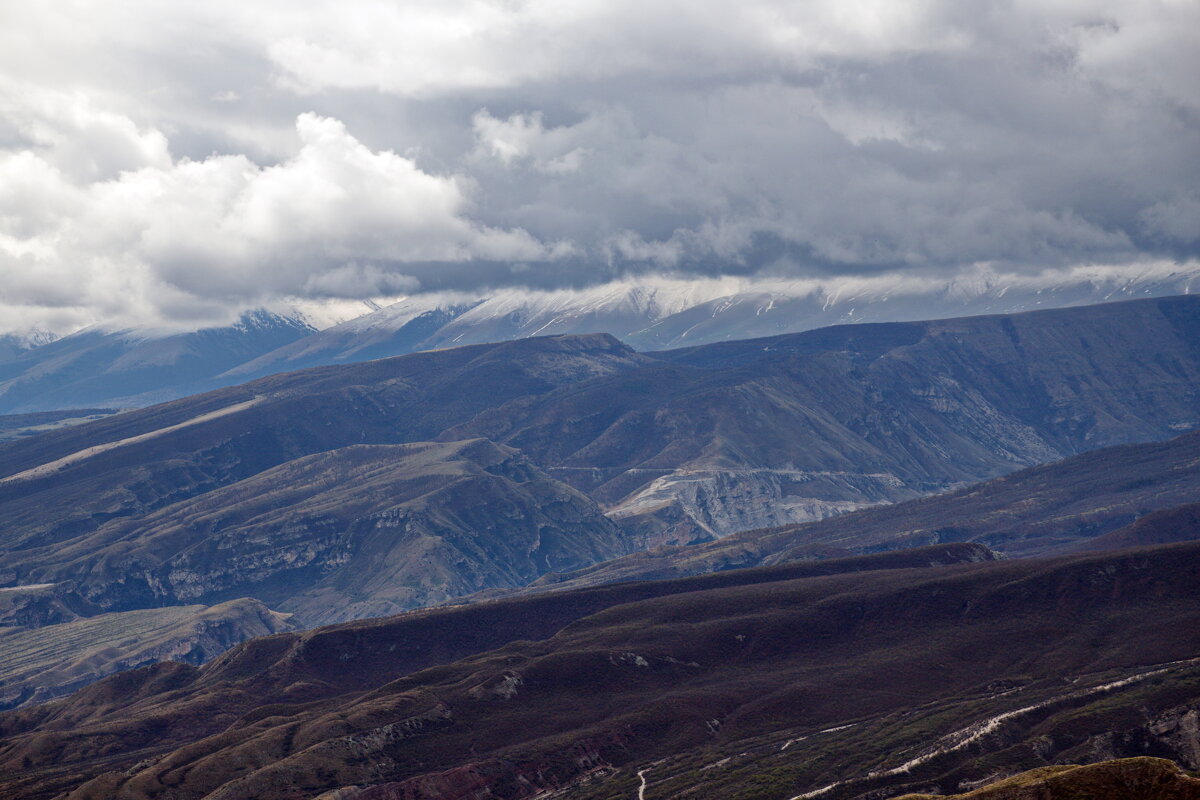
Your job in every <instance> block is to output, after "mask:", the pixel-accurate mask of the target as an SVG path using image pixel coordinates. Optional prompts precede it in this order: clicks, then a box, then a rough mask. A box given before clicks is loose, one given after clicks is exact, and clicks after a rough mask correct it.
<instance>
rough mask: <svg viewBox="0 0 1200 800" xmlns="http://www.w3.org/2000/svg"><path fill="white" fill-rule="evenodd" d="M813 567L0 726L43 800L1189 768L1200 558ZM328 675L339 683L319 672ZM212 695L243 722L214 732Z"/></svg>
mask: <svg viewBox="0 0 1200 800" xmlns="http://www.w3.org/2000/svg"><path fill="white" fill-rule="evenodd" d="M888 555H889V556H896V555H899V554H888ZM876 558H882V557H881V556H880V557H876ZM804 566H808V565H795V566H790V567H788V568H777V570H778V571H770V570H768V571H766V572H764V571H761V570H750V571H745V572H734V573H726V574H723V575H720V576H707V577H705V578H702V579H692V580H689V581H682V582H677V583H676V584H659V586H667V587H671V586H681V587H682V586H686V587H687V588H688V589H690V591H676V592H674V593H672V594H668V595H666V596H659V597H651V598H648V599H645V600H641V601H639V602H628V601H627V602H625V603H622V604H619V605H610V606H609V607H608V608H607V609H606V610H603V611H599V612H598V613H595V612H593V613H592V614H591V616H586V617H584V618H582V619H578V620H577V621H575V622H573V623H571V624H568V625H566V626H565V627H561V629H559V630H558V632H557V633H556V634H554V635H553V636H552V637H551V638H549V639H545V640H543V641H512V642H511V643H509V644H508V645H506V646H504V647H501V648H499V649H495V650H491V651H488V652H478V653H477V654H476V655H473V656H469V657H467V658H465V659H462V660H459V661H455V662H453V663H445V664H443V665H442V666H437V667H433V668H431V669H425V670H422V671H414V669H413V666H412V665H413V663H414V662H413V660H412V651H410V650H409V649H408V646H410V645H411V644H415V642H411V640H410V639H409V638H408V635H407V634H406V633H405V631H408V630H417V629H421V628H422V627H424V628H425V629H426V630H436V631H437V632H438V635H440V637H441V639H440V641H441V642H442V643H443V644H442V647H443V648H447V647H452V646H453V644H454V642H455V641H456V640H457V639H458V637H460V636H464V637H468V638H471V637H474V638H475V639H476V640H477V639H478V637H479V635H480V633H481V630H480V628H479V625H478V622H479V620H480V618H481V617H482V616H488V615H491V616H493V617H498V618H500V619H509V620H516V619H528V613H527V612H528V611H529V610H530V608H531V606H529V605H528V604H537V605H539V606H540V607H542V608H545V609H547V610H556V611H551V612H550V614H547V615H543V616H542V617H541V619H542V620H545V619H546V617H549V616H553V615H554V614H555V613H558V614H562V613H564V612H566V611H568V610H569V609H572V608H578V606H579V604H580V603H585V602H587V598H589V597H593V598H594V597H596V596H597V595H596V594H595V593H597V592H607V593H610V594H609V596H610V597H612V596H614V595H616V594H622V593H623V594H624V595H625V596H626V597H634V596H636V594H635V593H636V592H638V591H643V592H644V591H646V590H647V588H650V587H653V586H654V585H653V584H651V585H644V584H635V585H626V586H620V587H605V588H604V589H594V590H584V591H583V592H579V593H567V594H559V595H548V596H542V597H538V598H531V599H528V600H523V601H510V602H508V603H503V604H484V605H481V606H474V607H468V608H465V609H449V610H444V611H440V612H420V613H418V614H415V615H405V616H401V617H397V618H395V619H393V620H387V621H371V622H365V623H350V624H348V625H343V626H338V627H335V628H331V629H323V630H321V631H316V632H312V633H310V634H306V635H304V637H302V638H303V641H304V642H305V645H304V647H303V649H301V650H297V649H295V648H293V647H292V646H291V643H293V642H297V639H296V637H289V636H286V635H285V636H282V637H271V638H269V639H265V640H259V641H258V642H251V643H247V644H245V645H242V646H240V647H238V648H235V649H234V650H233V651H231V652H230V653H227V654H226V655H225V656H223V657H221V658H220V659H218V660H217V661H215V662H213V663H212V664H210V665H209V666H207V667H205V668H203V669H202V670H199V671H195V670H189V669H187V668H180V667H172V666H166V665H161V666H159V667H155V668H151V669H149V670H145V671H142V672H139V673H132V674H129V675H126V676H121V677H119V678H110V679H108V680H107V681H104V682H101V683H100V684H97V685H96V686H95V687H92V688H90V689H88V690H87V691H85V692H84V693H81V694H79V695H76V696H75V697H73V698H70V699H69V700H66V701H60V702H58V703H51V704H48V705H46V706H43V707H39V708H36V709H31V710H29V711H28V712H20V713H15V714H13V713H10V714H5V715H0V731H2V732H3V735H4V737H5V738H4V740H3V742H2V743H0V759H2V761H0V763H2V764H4V765H6V766H15V765H17V764H21V763H24V762H23V759H28V762H27V766H26V769H25V770H24V771H23V772H22V771H19V770H11V771H9V772H8V774H10V775H13V776H15V777H13V778H10V779H9V781H10V782H9V783H8V785H7V786H8V787H9V788H8V791H10V792H11V791H12V790H13V787H16V786H20V787H21V791H23V792H24V794H25V795H26V796H29V797H37V796H41V795H42V794H44V793H48V792H52V791H55V790H58V789H63V790H65V789H68V788H69V787H70V786H71V785H72V784H77V783H79V782H80V781H81V780H85V779H87V778H88V777H89V776H92V777H91V780H90V781H89V782H88V783H86V784H84V785H83V786H82V787H80V788H79V789H77V790H76V791H74V792H72V793H71V794H69V796H70V797H72V798H85V797H101V796H103V797H112V798H145V797H168V796H169V797H172V798H178V799H179V800H186V798H200V797H208V798H211V800H222V799H225V798H235V797H239V798H244V797H250V796H255V797H260V798H263V800H269V799H270V798H283V797H296V796H307V797H313V796H316V795H318V794H320V793H321V792H324V791H329V790H335V789H339V788H340V787H346V788H343V789H342V790H341V791H342V793H341V794H338V795H336V796H337V797H341V798H354V800H367V798H434V797H440V798H446V797H459V796H464V797H466V796H470V793H471V792H476V793H478V794H484V793H487V794H489V796H493V797H496V798H528V797H532V796H535V795H537V794H538V793H547V792H550V791H557V792H559V794H558V795H556V796H559V797H564V798H566V797H570V798H597V800H598V798H616V797H629V796H633V795H636V794H637V787H638V777H637V776H638V775H639V774H640V775H641V776H642V777H643V778H648V781H649V786H648V787H647V790H646V792H645V796H646V797H648V798H651V800H653V799H654V798H666V797H738V798H744V799H745V800H751V798H754V799H755V800H759V799H761V800H784V798H789V797H795V796H797V795H801V794H803V793H806V792H817V793H818V794H820V796H828V797H831V798H835V800H836V798H845V797H857V796H863V794H864V793H865V792H876V791H879V790H881V789H888V788H890V789H891V790H892V792H893V793H900V792H901V791H902V790H903V789H904V788H905V787H913V788H916V787H917V786H929V785H930V784H931V783H932V784H934V785H939V786H940V785H943V781H949V782H950V785H958V784H959V783H960V782H961V781H963V780H968V779H978V778H980V777H983V776H985V775H986V774H987V771H988V770H992V771H994V770H995V769H997V768H1006V769H1008V770H1009V771H1012V768H1013V766H1014V765H1016V764H1019V763H1021V762H1022V761H1024V762H1026V763H1027V762H1029V761H1033V763H1032V764H1031V766H1038V765H1042V764H1045V763H1046V759H1049V758H1054V757H1057V756H1058V755H1059V754H1062V755H1063V756H1064V757H1077V753H1078V751H1079V749H1080V748H1084V749H1086V748H1089V747H1092V748H1094V747H1095V746H1096V743H1097V741H1098V740H1097V739H1096V738H1095V737H1097V736H1100V735H1102V734H1106V733H1110V732H1112V731H1114V730H1118V729H1121V730H1125V729H1126V728H1128V730H1129V731H1130V736H1131V737H1132V736H1133V735H1134V734H1133V731H1134V730H1135V729H1136V730H1141V731H1148V728H1147V727H1146V726H1147V725H1150V727H1154V728H1155V729H1156V730H1158V731H1160V733H1159V734H1156V736H1157V738H1152V739H1145V740H1143V741H1146V742H1149V741H1151V740H1153V741H1154V742H1155V746H1156V747H1159V748H1160V749H1161V750H1163V751H1166V750H1169V749H1170V748H1171V747H1175V748H1176V751H1175V753H1174V755H1173V757H1177V758H1180V759H1182V760H1184V761H1186V759H1187V758H1188V755H1187V752H1186V748H1187V747H1189V746H1190V744H1189V742H1193V741H1194V738H1195V737H1192V739H1186V740H1185V741H1183V742H1180V743H1177V744H1176V745H1171V744H1170V742H1172V741H1173V739H1172V736H1173V734H1172V733H1171V731H1172V730H1173V729H1172V728H1171V727H1170V725H1168V723H1167V722H1166V720H1168V719H1170V718H1171V715H1172V714H1184V711H1185V710H1186V709H1187V708H1191V707H1193V706H1194V705H1196V704H1198V703H1200V683H1198V681H1200V662H1198V661H1196V660H1195V659H1196V656H1197V654H1198V653H1200V638H1198V635H1197V631H1200V626H1198V625H1197V623H1200V608H1198V607H1197V605H1196V603H1195V602H1194V596H1193V595H1192V592H1193V590H1194V587H1195V585H1196V582H1197V580H1200V545H1178V546H1169V547H1165V548H1156V549H1147V550H1140V551H1134V552H1129V553H1122V554H1114V555H1091V556H1082V557H1070V558H1060V559H1054V560H1047V561H1008V562H991V563H981V564H967V565H961V564H960V565H952V566H944V567H937V568H926V569H916V570H913V569H907V570H906V569H892V570H880V571H874V572H869V573H844V574H834V575H826V576H823V577H792V576H789V575H788V573H787V572H786V570H787V569H800V568H801V567H804ZM767 576H770V577H771V578H774V580H769V579H768V580H766V581H765V582H764V578H766V577H767ZM718 587H720V588H718ZM523 612H525V613H523ZM456 621H460V622H461V623H463V627H459V626H458V625H456V624H455V622H456ZM509 624H510V625H511V624H512V623H511V622H510V623H509ZM493 627H495V625H493ZM528 630H529V629H528V627H527V628H526V629H525V631H522V632H520V633H518V632H516V631H511V633H510V635H511V634H516V637H519V638H522V639H528V638H531V637H529V635H528ZM389 646H390V647H391V648H392V649H390V650H389ZM322 665H328V666H326V667H325V669H324V670H323V669H322ZM332 665H343V666H341V667H340V668H339V669H338V670H335V671H332V672H331V671H329V668H330V667H331V666H332ZM306 672H307V673H308V674H311V675H313V676H321V675H324V676H326V678H325V680H326V681H328V680H329V677H331V676H336V681H337V684H338V688H334V687H330V686H328V685H327V684H326V685H321V684H319V683H318V684H310V685H305V684H303V683H300V682H298V678H300V676H301V675H303V674H305V673H306ZM1064 678H1065V679H1066V680H1064ZM339 689H340V691H341V692H343V694H341V696H337V695H336V694H331V693H330V692H337V691H339ZM285 698H286V699H285ZM256 704H257V705H258V710H257V711H254V712H250V713H247V711H246V709H247V707H248V706H249V707H253V706H254V705H256ZM1189 704H1191V705H1189ZM206 708H223V709H224V712H223V716H222V721H218V720H212V721H211V722H210V724H208V725H206V726H205V728H204V729H203V730H197V729H196V727H195V720H196V719H197V718H198V715H201V714H203V713H204V711H203V709H206ZM1137 709H1140V712H1135V713H1134V714H1133V715H1132V716H1131V715H1130V711H1132V710H1137ZM1138 713H1140V714H1141V715H1142V716H1140V717H1139V716H1138ZM1147 718H1149V719H1150V720H1154V722H1153V724H1150V723H1148V721H1147ZM185 725H190V726H191V727H190V731H191V732H190V734H185V733H184V731H185V730H189V729H188V728H186V727H185ZM1156 726H1157V727H1156ZM964 731H965V733H964ZM980 731H982V732H983V733H981V734H979V735H975V733H974V732H980ZM1043 731H1045V732H1046V741H1044V742H1043V743H1042V744H1041V745H1039V747H1040V749H1035V748H1034V747H1033V746H1032V745H1031V744H1030V743H1031V742H1036V741H1039V740H1040V739H1039V737H1042V732H1043ZM208 732H211V735H208V736H206V737H205V738H199V739H197V738H187V740H186V743H182V746H181V743H180V742H179V738H178V737H180V736H190V737H199V736H204V734H205V733H208ZM1129 741H1130V742H1131V746H1138V745H1137V744H1136V743H1135V740H1134V739H1132V738H1131V739H1130V740H1129ZM1114 747H1115V748H1116V749H1117V750H1120V749H1121V747H1122V746H1121V745H1120V744H1119V743H1118V742H1117V741H1110V744H1109V751H1110V752H1111V751H1112V749H1113V748H1114ZM1039 753H1040V755H1038V754H1039ZM51 754H53V755H51ZM1121 754H1122V753H1118V754H1117V755H1121ZM1107 757H1113V756H1107ZM135 760H136V761H140V762H141V763H140V764H137V765H136V766H134V765H133V763H132V762H134V761H135ZM712 765H717V767H714V766H712ZM706 767H707V769H706ZM639 771H640V773H639ZM100 772H103V774H97V773H100ZM868 772H870V773H871V775H870V776H869V777H867V778H866V780H865V782H864V781H863V779H862V778H861V777H860V776H864V775H865V774H866V773H868ZM585 778H589V779H590V780H588V781H586V782H584V781H583V780H582V779H585ZM824 787H830V788H829V789H828V790H827V791H822V790H823V788H824ZM457 792H461V794H458V793H457Z"/></svg>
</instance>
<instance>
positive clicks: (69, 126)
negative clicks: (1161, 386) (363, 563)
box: [0, 0, 1200, 321]
mask: <svg viewBox="0 0 1200 800" xmlns="http://www.w3.org/2000/svg"><path fill="white" fill-rule="evenodd" d="M8 17H9V19H8V20H7V22H6V25H5V26H4V29H3V32H0V45H3V47H0V53H2V54H0V70H2V76H0V116H2V118H3V124H2V125H0V270H3V273H4V274H5V275H6V276H7V278H6V280H5V281H4V282H3V286H2V289H0V291H2V296H0V305H3V306H4V307H5V309H6V310H7V311H8V312H9V313H10V314H15V315H16V316H18V317H20V316H21V315H22V314H25V315H26V316H28V317H29V318H30V319H33V320H36V319H39V317H38V315H39V314H41V315H43V317H45V318H47V319H48V318H49V317H48V316H46V315H49V314H51V311H53V314H56V315H57V316H56V317H55V318H56V319H66V318H71V317H72V315H74V318H78V319H79V320H81V321H88V320H94V319H108V318H112V319H122V320H125V321H138V320H151V321H153V320H155V319H158V318H161V317H162V316H164V314H165V313H166V312H165V309H170V313H171V314H172V315H178V314H180V313H182V312H181V311H180V309H185V308H187V307H188V306H189V304H191V305H192V306H193V307H194V308H195V311H194V313H195V314H198V315H202V314H208V313H212V312H211V310H212V309H214V308H225V309H235V308H239V307H242V306H245V305H248V304H254V303H260V302H268V301H270V300H272V299H273V298H280V297H308V298H329V297H363V296H368V295H374V294H380V295H395V294H399V293H405V292H412V291H420V290H426V291H429V290H444V289H455V290H464V291H471V290H483V289H487V288H490V287H497V286H506V285H508V286H512V285H531V286H537V287H544V288H553V287H581V286H586V285H588V284H591V283H598V282H603V281H607V280H611V279H613V278H619V277H622V276H629V275H639V274H651V273H671V274H674V275H683V276H686V275H689V274H691V275H704V276H714V275H767V276H772V277H775V278H779V277H789V276H791V277H797V276H821V275H864V276H879V275H889V274H895V275H896V276H903V275H904V274H907V273H912V274H920V275H921V276H922V279H928V278H929V276H931V275H934V276H936V275H938V274H942V275H944V276H945V277H946V279H948V280H949V279H952V278H953V277H955V276H956V275H959V274H960V273H962V272H963V271H964V270H970V269H975V268H978V267H979V266H980V265H994V266H998V267H1000V268H1003V269H1005V270H1009V271H1015V272H1021V271H1026V272H1029V273H1040V272H1042V271H1044V270H1045V269H1046V268H1063V269H1067V268H1072V267H1074V266H1077V265H1080V264H1101V265H1104V264H1115V265H1119V264H1130V265H1138V264H1145V263H1149V262H1154V261H1157V260H1161V259H1176V260H1182V261H1190V260H1194V259H1195V258H1196V257H1197V255H1200V252H1198V251H1200V222H1198V221H1197V220H1198V218H1200V194H1198V193H1197V189H1196V188H1195V187H1197V186H1200V147H1198V145H1197V136H1196V133H1197V130H1200V88H1198V87H1197V82H1196V81H1195V76H1196V75H1197V74H1200V56H1198V55H1197V54H1198V53H1200V47H1198V46H1197V45H1200V42H1198V41H1197V38H1198V32H1200V6H1197V5H1196V4H1195V3H1190V2H1146V3H1142V2H1138V3H1133V2H1125V3H1118V2H1108V3H1089V4H1083V3H1074V2H1048V3H1047V2H1039V3H1033V2H1013V1H1010V2H1002V1H1001V0H996V1H995V2H972V3H958V2H923V3H906V4H897V3H894V2H882V1H881V0H855V1H853V2H845V1H842V2H833V0H826V1H825V2H809V3H801V4H797V3H783V2H761V1H760V2H740V3H725V2H708V3H704V2H701V3H695V2H691V3H672V2H654V3H645V2H639V3H633V2H618V1H617V0H611V1H610V2H605V3H572V4H562V3H551V2H516V3H467V2H462V3H456V2H439V3H432V2H399V3H383V2H378V3H368V4H359V5H356V6H354V9H353V11H349V10H347V9H346V7H345V6H342V5H339V4H332V3H329V4H326V3H317V2H309V3H302V4H290V5H287V6H286V7H285V6H273V5H270V4H255V7H254V8H251V9H247V8H245V7H244V5H243V4H232V3H229V4H225V3H213V4H205V5H204V6H203V7H188V8H185V7H181V6H178V5H175V4H160V3H137V2H122V3H117V4H113V5H110V7H109V13H107V14H105V15H103V17H98V16H96V15H94V13H93V14H91V15H90V16H89V14H88V12H87V11H86V9H84V8H83V7H80V8H79V9H77V10H76V13H73V14H72V13H71V12H69V11H64V10H63V9H62V8H61V7H57V6H56V8H55V9H53V11H51V10H50V9H48V8H41V7H38V6H36V5H31V6H30V7H28V8H25V9H21V10H19V11H17V12H9V14H8Z"/></svg>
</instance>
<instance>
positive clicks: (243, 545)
mask: <svg viewBox="0 0 1200 800" xmlns="http://www.w3.org/2000/svg"><path fill="white" fill-rule="evenodd" d="M626 552H628V545H627V543H626V542H625V541H624V539H623V538H622V536H621V533H620V531H619V530H618V528H617V527H616V525H614V524H613V523H612V522H611V521H609V520H608V519H606V518H605V517H604V516H603V515H602V514H601V512H600V509H599V508H597V507H596V505H595V504H594V503H593V502H592V501H591V500H589V499H588V498H586V497H585V496H583V495H581V494H580V493H579V492H577V491H575V490H573V489H571V488H569V487H567V486H565V485H564V484H561V483H559V482H558V481H554V480H551V479H549V478H547V477H546V476H545V474H544V473H542V472H541V471H539V470H538V469H537V468H535V467H534V466H533V465H531V464H530V463H529V461H528V460H527V459H525V458H524V457H522V456H521V455H520V454H519V453H517V452H516V451H514V450H512V449H511V448H507V447H500V446H497V445H494V444H492V443H491V442H488V441H486V440H474V441H469V442H451V443H439V444H430V443H424V444H406V445H355V446H352V447H346V448H340V449H337V450H331V451H329V452H325V453H319V454H316V455H312V456H306V457H304V458H300V459H296V460H294V461H289V462H287V463H285V464H283V465H281V466H278V467H274V468H272V469H268V470H266V471H264V472H261V473H259V474H258V475H255V476H253V477H251V478H247V479H245V480H242V481H239V482H237V483H234V484H232V485H230V486H226V487H222V488H219V489H214V490H213V491H210V492H208V493H206V494H203V495H200V496H199V497H195V498H191V499H188V500H184V501H181V502H179V503H174V504H172V505H169V506H166V507H165V508H161V509H159V510H157V511H154V512H152V513H150V514H147V515H145V516H143V517H139V518H137V519H117V520H113V521H112V522H109V523H107V524H105V525H102V526H101V527H100V528H98V529H97V530H96V531H94V532H90V533H87V534H85V535H83V536H80V537H77V538H74V539H70V540H66V541H62V542H57V543H55V544H52V545H48V546H46V547H31V548H24V549H21V550H18V551H16V552H13V553H10V554H9V556H8V558H7V560H6V568H7V569H9V570H10V571H11V572H12V573H13V574H15V575H16V578H17V580H18V581H19V582H20V583H24V584H61V585H69V586H71V587H73V589H74V591H75V592H76V593H77V594H78V595H80V596H81V597H83V598H84V599H85V600H86V601H87V602H88V603H89V604H91V605H93V606H97V607H99V608H102V609H104V610H125V609H129V608H145V607H154V606H161V605H170V604H185V603H197V602H200V603H213V602H219V601H221V600H226V599H230V598H234V597H246V596H249V597H254V598H257V599H259V600H262V601H263V602H265V603H267V604H268V605H269V606H270V607H272V608H275V609H279V610H281V611H286V612H290V613H294V614H295V621H296V622H297V623H299V624H301V625H304V626H311V625H316V624H321V623H328V622H336V621H340V620H346V619H358V618H362V617H369V616H380V615H384V614H394V613H396V612H398V611H403V610H406V609H410V608H415V607H417V606H422V605H430V604H434V603H438V602H441V601H444V600H446V599H448V598H451V597H456V596H459V595H464V594H469V593H472V592H476V591H479V590H481V589H487V588H494V587H509V588H511V587H516V586H523V585H525V584H526V583H528V582H530V581H532V580H533V579H535V578H536V577H538V576H539V575H542V574H544V573H546V572H549V571H552V570H561V569H571V568H575V567H579V566H586V565H589V564H592V563H595V562H596V561H600V560H604V559H607V558H612V557H614V556H617V555H623V554H624V553H626Z"/></svg>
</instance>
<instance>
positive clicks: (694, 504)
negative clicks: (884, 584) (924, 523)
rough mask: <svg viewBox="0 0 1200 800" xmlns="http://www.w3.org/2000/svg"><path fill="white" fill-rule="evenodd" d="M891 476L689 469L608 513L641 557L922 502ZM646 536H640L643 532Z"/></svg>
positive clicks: (655, 483)
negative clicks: (673, 547)
mask: <svg viewBox="0 0 1200 800" xmlns="http://www.w3.org/2000/svg"><path fill="white" fill-rule="evenodd" d="M917 494H918V493H917V492H915V491H913V490H912V489H908V488H906V487H905V486H904V485H903V484H902V482H901V481H900V480H899V479H898V478H896V477H895V476H892V475H863V474H859V473H848V472H840V473H830V472H811V471H804V470H790V469H729V470H721V469H685V470H675V471H673V472H671V473H669V474H667V475H664V476H663V477H661V478H656V479H655V480H654V481H653V482H652V483H651V484H650V485H649V486H647V487H645V488H644V489H641V490H639V491H637V492H635V493H634V494H632V495H630V496H629V497H627V498H625V499H624V500H622V501H621V502H619V503H617V504H616V505H615V506H613V507H611V508H610V509H609V510H608V515H609V516H610V517H611V518H612V519H615V520H617V521H619V522H621V523H622V524H623V525H624V526H625V527H626V528H627V529H628V530H630V531H631V533H633V535H634V536H635V537H637V543H638V545H639V547H638V549H647V548H650V547H656V546H660V545H670V544H689V543H692V542H703V541H710V540H712V539H719V538H721V537H722V536H725V535H727V534H728V533H730V532H732V531H745V530H755V529H759V528H774V527H778V526H780V525H788V524H795V523H799V522H812V521H814V520H820V519H825V518H826V517H831V516H835V515H837V514H844V513H846V512H847V511H854V510H856V509H859V508H865V507H866V506H872V505H877V504H879V503H889V502H896V501H898V500H905V499H908V498H910V497H914V496H916V495H917ZM643 529H644V530H645V534H644V535H642V536H638V532H639V531H641V530H643Z"/></svg>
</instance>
